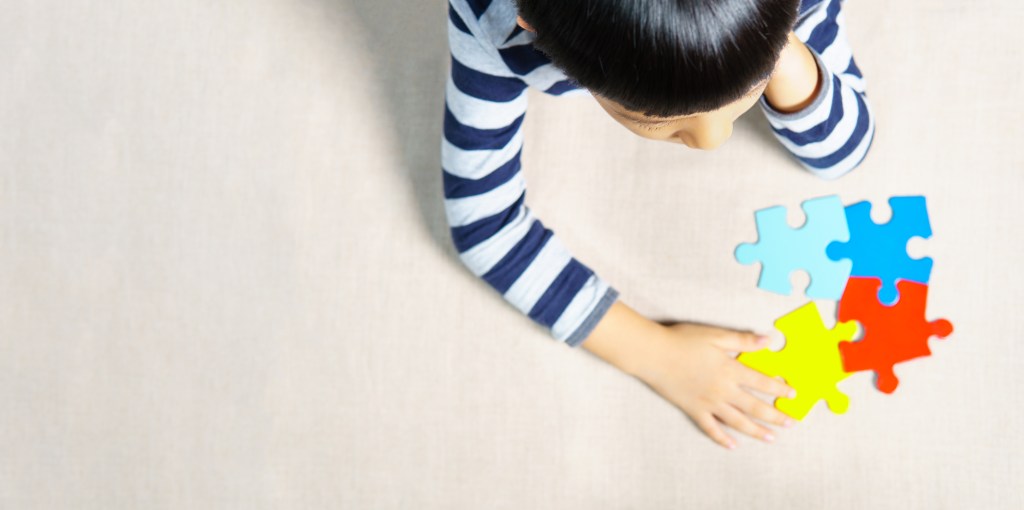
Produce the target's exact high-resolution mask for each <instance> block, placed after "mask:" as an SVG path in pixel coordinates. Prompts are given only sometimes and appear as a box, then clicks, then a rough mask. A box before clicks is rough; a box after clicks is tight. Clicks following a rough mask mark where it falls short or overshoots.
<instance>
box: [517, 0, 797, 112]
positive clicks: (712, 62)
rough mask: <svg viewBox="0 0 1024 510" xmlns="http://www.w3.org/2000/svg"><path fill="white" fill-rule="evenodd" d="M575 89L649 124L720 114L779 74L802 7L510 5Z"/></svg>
mask: <svg viewBox="0 0 1024 510" xmlns="http://www.w3.org/2000/svg"><path fill="white" fill-rule="evenodd" d="M515 1H516V5H517V8H518V10H519V15H520V16H522V18H523V20H524V21H526V23H527V24H529V25H530V26H531V27H532V28H533V29H534V30H536V32H537V37H536V39H535V40H534V42H533V44H534V47H535V48H537V49H538V50H539V51H541V52H543V53H544V54H545V55H547V56H548V57H549V58H550V59H551V61H552V63H553V64H554V65H555V66H557V67H559V68H560V69H561V70H562V71H563V72H564V73H565V74H566V76H568V77H569V78H570V79H571V80H573V81H575V82H576V83H578V84H579V85H581V86H583V87H586V88H587V89H589V90H590V91H591V92H592V93H594V94H596V95H599V96H603V97H606V98H608V99H611V100H613V101H615V102H617V103H619V104H621V105H622V106H624V107H625V108H628V109H630V110H633V111H636V112H640V113H643V114H644V115H648V116H654V117H673V116H677V115H689V114H691V113H698V112H707V111H712V110H717V109H718V108H721V107H722V106H724V105H726V104H729V103H731V102H733V101H735V100H737V99H739V98H740V97H741V96H743V95H744V94H746V93H747V92H749V91H750V89H751V88H753V86H754V85H756V84H758V83H760V82H761V81H763V80H764V79H766V78H767V77H768V76H769V75H770V74H771V72H772V70H773V69H774V67H775V62H776V60H777V59H778V57H779V54H780V52H781V51H782V48H783V47H784V46H785V45H786V41H787V35H788V33H789V31H790V30H792V28H793V26H794V24H795V22H796V16H797V9H798V6H799V1H800V0H515Z"/></svg>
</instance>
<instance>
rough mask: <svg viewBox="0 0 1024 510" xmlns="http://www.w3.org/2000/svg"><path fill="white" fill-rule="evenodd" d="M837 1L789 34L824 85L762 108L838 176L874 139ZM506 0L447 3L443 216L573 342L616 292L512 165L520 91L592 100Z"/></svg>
mask: <svg viewBox="0 0 1024 510" xmlns="http://www.w3.org/2000/svg"><path fill="white" fill-rule="evenodd" d="M843 1H844V0H803V1H802V3H801V5H800V10H799V15H798V21H797V23H796V26H795V28H794V32H795V33H796V35H797V37H798V38H799V39H800V40H801V41H803V42H804V43H805V44H806V45H807V46H808V48H810V50H811V54H812V55H813V56H814V58H815V60H816V61H817V63H818V72H819V74H820V77H821V84H822V86H821V87H820V89H819V92H818V94H817V96H815V98H814V99H813V101H812V102H811V104H810V105H808V106H807V107H806V108H804V109H802V110H800V111H798V112H794V113H781V112H778V111H776V110H775V109H773V108H772V107H771V106H770V105H769V104H768V102H767V100H766V99H765V97H764V96H761V98H760V100H759V103H758V104H759V105H760V107H761V110H762V111H763V112H764V114H765V116H766V117H767V118H768V122H769V124H770V126H771V129H772V132H773V133H774V135H775V138H776V139H778V140H779V142H780V143H782V145H783V146H784V147H785V148H786V149H787V150H789V152H790V153H792V154H793V156H794V157H795V158H796V160H797V161H798V162H799V163H800V164H801V165H802V166H803V167H804V168H806V169H807V170H808V171H810V172H812V173H813V174H815V175H818V176H820V177H822V178H825V179H834V178H836V177H839V176H841V175H843V174H845V173H846V172H849V171H850V170H852V169H853V168H854V167H856V166H857V165H858V164H859V163H860V162H861V160H862V159H863V158H864V156H865V155H866V154H867V151H868V148H869V147H870V145H871V142H872V140H873V135H874V118H873V116H872V115H871V110H870V109H869V107H868V103H867V100H866V95H865V91H864V85H865V83H864V77H863V76H862V75H861V73H860V70H859V69H858V68H857V65H856V64H855V63H854V60H853V54H852V52H851V50H850V46H849V43H848V42H847V38H846V29H845V26H846V24H845V21H844V17H843V15H842V10H841V8H842V2H843ZM516 15H517V12H516V8H515V5H514V2H513V0H449V2H448V41H449V48H450V51H451V70H450V73H449V75H448V79H447V84H446V88H445V112H444V139H443V140H442V141H441V167H442V173H443V183H444V197H445V213H446V217H447V221H448V225H449V227H450V229H451V236H452V241H453V243H454V245H455V248H456V250H457V251H458V253H459V258H460V259H461V260H462V262H463V263H464V264H465V265H466V267H468V268H469V270H470V271H471V272H473V274H475V275H477V276H478V277H481V278H482V279H483V280H484V281H486V282H487V283H488V284H489V285H490V286H491V287H493V288H494V289H495V290H497V291H498V292H499V293H501V295H502V296H503V297H504V299H506V300H507V301H508V302H509V303H511V304H512V305H513V306H514V307H515V308H517V309H518V310H520V311H521V312H522V313H524V314H526V315H527V316H529V317H530V319H532V320H533V321H535V322H537V323H538V324H540V325H542V326H543V327H545V328H548V330H549V331H550V333H551V335H552V336H553V337H554V338H555V339H556V340H558V341H562V342H565V343H567V344H568V345H569V346H571V347H576V346H578V345H579V344H580V343H582V342H583V340H585V339H586V338H587V336H588V335H589V334H590V332H591V331H592V330H593V329H594V327H595V326H596V325H597V323H598V322H599V321H600V320H601V319H602V318H603V317H604V315H605V313H606V312H607V311H608V308H609V307H611V305H612V304H613V303H614V302H615V300H616V299H617V297H618V291H617V290H616V289H615V288H614V287H612V286H611V285H609V283H608V282H607V281H605V280H604V279H603V278H601V277H600V276H599V275H597V274H596V273H595V272H594V271H593V270H591V269H590V268H589V267H587V266H586V265H585V264H583V263H582V262H580V261H579V260H578V259H576V258H575V257H574V256H573V255H572V253H571V252H570V251H569V250H568V249H567V248H566V247H565V246H564V245H563V244H562V243H561V241H560V240H559V238H558V237H557V236H555V235H554V233H553V232H552V231H551V230H550V229H548V228H546V227H545V226H544V224H543V223H542V222H541V220H540V219H539V218H537V217H536V216H535V215H534V214H533V212H532V210H531V209H530V207H529V206H528V205H527V204H526V202H525V199H526V182H525V181H524V179H523V175H522V172H521V171H520V170H521V166H520V156H521V153H522V147H523V132H522V129H521V128H522V124H523V119H524V117H525V115H526V107H527V89H528V88H529V87H533V88H535V89H538V90H541V91H543V92H545V93H548V94H552V95H557V96H562V95H589V92H588V91H587V90H586V89H585V88H582V87H580V86H578V85H577V84H575V83H573V82H572V81H571V80H570V79H568V78H567V77H566V75H565V74H564V73H563V72H562V71H561V70H559V69H558V68H556V67H555V66H554V65H553V64H552V63H551V62H550V60H549V59H548V58H547V57H546V56H544V55H543V54H542V53H541V52H539V51H538V50H536V49H535V48H534V47H533V44H532V41H533V40H534V38H535V35H534V34H533V33H532V32H529V31H525V30H523V29H522V28H520V27H519V26H518V25H517V24H516Z"/></svg>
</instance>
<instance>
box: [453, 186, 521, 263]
mask: <svg viewBox="0 0 1024 510" xmlns="http://www.w3.org/2000/svg"><path fill="white" fill-rule="evenodd" d="M534 220H535V218H534V216H533V212H532V211H530V208H528V207H526V205H525V204H524V205H523V206H521V207H520V208H519V214H518V215H517V216H516V218H515V219H514V220H512V221H510V222H509V224H508V225H505V226H504V227H502V229H501V230H499V231H498V232H496V233H495V234H494V235H492V236H491V237H488V238H487V239H484V240H483V241H481V242H480V244H478V245H476V246H474V247H472V248H470V249H469V250H467V251H465V252H464V253H462V254H460V255H459V259H461V260H462V262H463V263H464V264H466V267H468V268H469V270H470V271H472V272H473V274H475V275H477V276H482V275H483V274H485V273H487V272H488V271H490V270H491V268H493V267H494V265H495V264H497V263H498V262H500V261H501V259H502V258H503V257H504V256H505V255H506V254H508V252H509V251H511V250H512V248H514V247H515V245H516V243H518V242H519V241H522V240H523V238H524V237H526V233H527V232H529V231H530V226H532V225H533V222H534Z"/></svg>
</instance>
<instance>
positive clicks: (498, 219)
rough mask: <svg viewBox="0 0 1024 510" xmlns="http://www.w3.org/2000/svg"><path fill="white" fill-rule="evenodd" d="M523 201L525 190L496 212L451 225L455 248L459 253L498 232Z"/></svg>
mask: <svg viewBox="0 0 1024 510" xmlns="http://www.w3.org/2000/svg"><path fill="white" fill-rule="evenodd" d="M525 201H526V192H525V191H524V192H522V193H520V194H519V198H517V199H516V201H515V202H514V203H513V204H512V205H510V206H508V207H506V208H505V209H504V210H502V211H501V212H499V213H498V214H495V215H493V216H488V217H486V218H483V219H480V220H477V221H474V222H473V223H470V224H469V225H462V226H461V227H452V228H451V229H450V230H451V232H452V243H453V244H454V245H455V249H456V250H458V252H459V253H463V252H465V251H467V250H469V249H470V248H472V247H474V246H476V245H478V244H480V243H481V242H483V241H484V240H486V239H488V238H490V237H491V236H493V235H494V234H496V233H498V231H499V230H501V229H502V227H504V226H505V225H508V224H509V223H510V222H511V221H512V220H514V219H516V216H518V214H519V207H520V206H521V205H523V202H525ZM495 267H497V266H495Z"/></svg>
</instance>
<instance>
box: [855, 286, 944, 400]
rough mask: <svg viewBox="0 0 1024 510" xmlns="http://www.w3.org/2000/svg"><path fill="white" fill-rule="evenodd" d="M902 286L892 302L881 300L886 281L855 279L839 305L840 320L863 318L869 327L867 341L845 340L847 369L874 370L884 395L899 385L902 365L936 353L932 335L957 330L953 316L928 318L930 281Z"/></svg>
mask: <svg viewBox="0 0 1024 510" xmlns="http://www.w3.org/2000/svg"><path fill="white" fill-rule="evenodd" d="M896 285H897V287H898V289H899V301H897V302H896V304H894V305H891V306H890V305H885V304H883V303H880V302H879V301H878V299H876V296H877V295H878V289H879V288H880V287H881V286H882V281H881V280H880V279H878V278H860V277H852V278H850V281H849V283H847V285H846V291H845V292H844V293H843V297H842V299H841V300H840V301H839V308H838V320H840V321H857V322H859V323H860V325H861V327H863V328H864V337H863V338H862V339H860V340H858V341H856V342H843V343H841V344H839V354H840V357H841V359H842V364H843V370H845V371H847V372H859V371H862V370H873V371H874V372H875V376H876V379H875V384H876V386H877V387H878V389H879V391H882V392H883V393H892V392H894V391H895V390H896V387H897V386H898V385H899V379H898V378H897V377H896V373H895V371H894V366H895V365H896V364H898V363H902V362H904V361H909V360H912V359H915V358H919V357H923V356H929V355H931V350H930V349H929V348H928V339H929V338H930V337H932V336H935V337H938V338H945V337H947V336H949V335H950V334H951V333H952V332H953V325H952V324H951V323H950V322H949V321H948V320H945V319H939V320H934V321H928V320H926V319H925V308H926V306H927V301H928V286H927V285H925V284H923V283H919V282H912V281H909V280H900V281H899V282H897V284H896Z"/></svg>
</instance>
